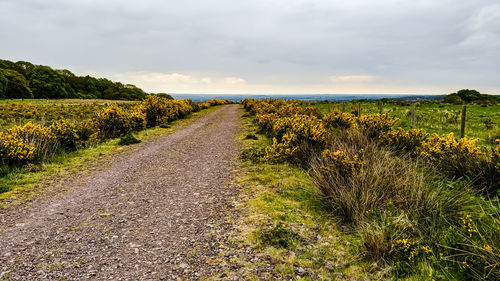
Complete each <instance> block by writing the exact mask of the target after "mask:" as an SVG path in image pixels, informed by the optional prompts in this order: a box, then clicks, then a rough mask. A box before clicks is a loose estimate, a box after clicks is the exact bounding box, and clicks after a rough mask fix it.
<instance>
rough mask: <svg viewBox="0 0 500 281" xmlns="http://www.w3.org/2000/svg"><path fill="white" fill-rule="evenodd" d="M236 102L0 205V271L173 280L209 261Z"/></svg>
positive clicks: (229, 169)
mask: <svg viewBox="0 0 500 281" xmlns="http://www.w3.org/2000/svg"><path fill="white" fill-rule="evenodd" d="M238 121H239V111H238V105H226V106H221V107H220V108H218V109H216V110H215V111H214V112H211V113H209V114H207V115H205V116H203V117H200V118H198V119H197V120H195V121H194V122H193V123H192V124H191V125H189V126H187V127H184V128H181V129H180V130H178V131H176V132H174V133H173V134H170V135H166V136H162V137H159V138H156V139H154V140H150V141H145V142H143V143H140V144H137V145H135V147H133V148H131V149H130V150H129V151H127V152H125V153H123V154H120V155H118V156H115V159H112V161H111V164H110V165H109V166H106V167H102V168H99V169H97V171H96V172H92V173H91V174H90V175H86V176H82V177H77V178H75V179H71V180H70V181H69V183H70V184H69V185H68V188H69V191H67V192H64V193H62V194H59V195H58V196H50V198H43V199H40V200H38V201H35V202H34V203H33V204H31V205H30V206H29V207H25V208H18V209H17V210H11V211H9V212H8V213H5V214H2V215H0V249H1V250H0V280H2V279H6V280H89V279H91V280H105V279H110V280H176V279H190V280H191V279H198V278H201V277H203V276H210V275H212V274H213V273H214V272H216V271H217V266H216V264H217V262H216V256H217V252H218V251H219V243H218V242H219V241H218V240H219V239H221V237H223V234H224V231H226V228H227V227H228V226H225V225H224V223H223V222H224V219H223V218H224V213H225V210H226V208H229V205H230V204H229V202H228V200H230V198H231V196H232V195H234V193H235V190H234V188H231V185H230V184H228V183H230V180H231V177H232V174H233V172H234V169H235V168H236V166H235V164H234V160H235V158H236V156H237V155H238V144H237V143H236V141H235V137H236V134H237V130H238Z"/></svg>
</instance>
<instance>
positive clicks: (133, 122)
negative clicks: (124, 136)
mask: <svg viewBox="0 0 500 281" xmlns="http://www.w3.org/2000/svg"><path fill="white" fill-rule="evenodd" d="M128 119H129V122H130V129H131V130H133V131H141V130H144V129H146V125H147V121H146V115H144V113H142V112H141V111H139V110H134V111H132V112H131V113H130V114H129V115H128Z"/></svg>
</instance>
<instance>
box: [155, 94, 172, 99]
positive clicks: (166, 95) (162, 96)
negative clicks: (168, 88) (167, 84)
mask: <svg viewBox="0 0 500 281" xmlns="http://www.w3.org/2000/svg"><path fill="white" fill-rule="evenodd" d="M156 95H157V96H159V97H160V98H164V99H167V100H173V99H174V98H173V97H172V96H171V95H169V94H166V93H158V94H156Z"/></svg>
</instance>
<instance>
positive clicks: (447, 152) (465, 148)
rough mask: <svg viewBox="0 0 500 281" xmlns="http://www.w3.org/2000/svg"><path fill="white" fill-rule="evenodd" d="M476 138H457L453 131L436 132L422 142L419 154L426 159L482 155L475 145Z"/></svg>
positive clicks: (467, 158)
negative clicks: (447, 132) (444, 133)
mask: <svg viewBox="0 0 500 281" xmlns="http://www.w3.org/2000/svg"><path fill="white" fill-rule="evenodd" d="M477 141H478V139H468V138H461V139H459V140H457V139H456V138H455V135H454V134H453V133H450V134H448V135H445V136H439V135H438V134H434V135H432V137H431V138H430V139H429V140H427V141H425V142H423V144H422V147H421V148H420V155H421V156H422V157H424V158H425V159H427V160H428V161H431V162H434V161H443V160H453V161H457V160H458V161H460V160H470V159H477V158H479V157H482V156H483V155H484V153H483V152H481V150H480V148H479V147H477V146H476V143H477Z"/></svg>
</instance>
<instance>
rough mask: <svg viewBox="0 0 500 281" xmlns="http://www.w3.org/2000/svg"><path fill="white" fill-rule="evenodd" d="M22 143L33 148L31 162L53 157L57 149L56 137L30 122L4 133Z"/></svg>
mask: <svg viewBox="0 0 500 281" xmlns="http://www.w3.org/2000/svg"><path fill="white" fill-rule="evenodd" d="M5 133H6V134H8V135H11V136H12V137H14V138H16V139H19V140H21V141H22V142H24V143H26V144H28V145H30V146H33V147H34V148H35V149H34V155H33V158H32V159H33V160H35V161H40V160H42V159H45V158H47V157H50V156H52V155H54V153H55V151H56V148H57V141H56V136H55V135H54V134H53V133H52V132H51V131H50V130H49V129H48V128H47V127H42V126H40V125H37V124H33V123H31V122H28V123H26V124H25V125H24V126H14V127H12V128H11V129H9V130H7V131H6V132H5Z"/></svg>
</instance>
